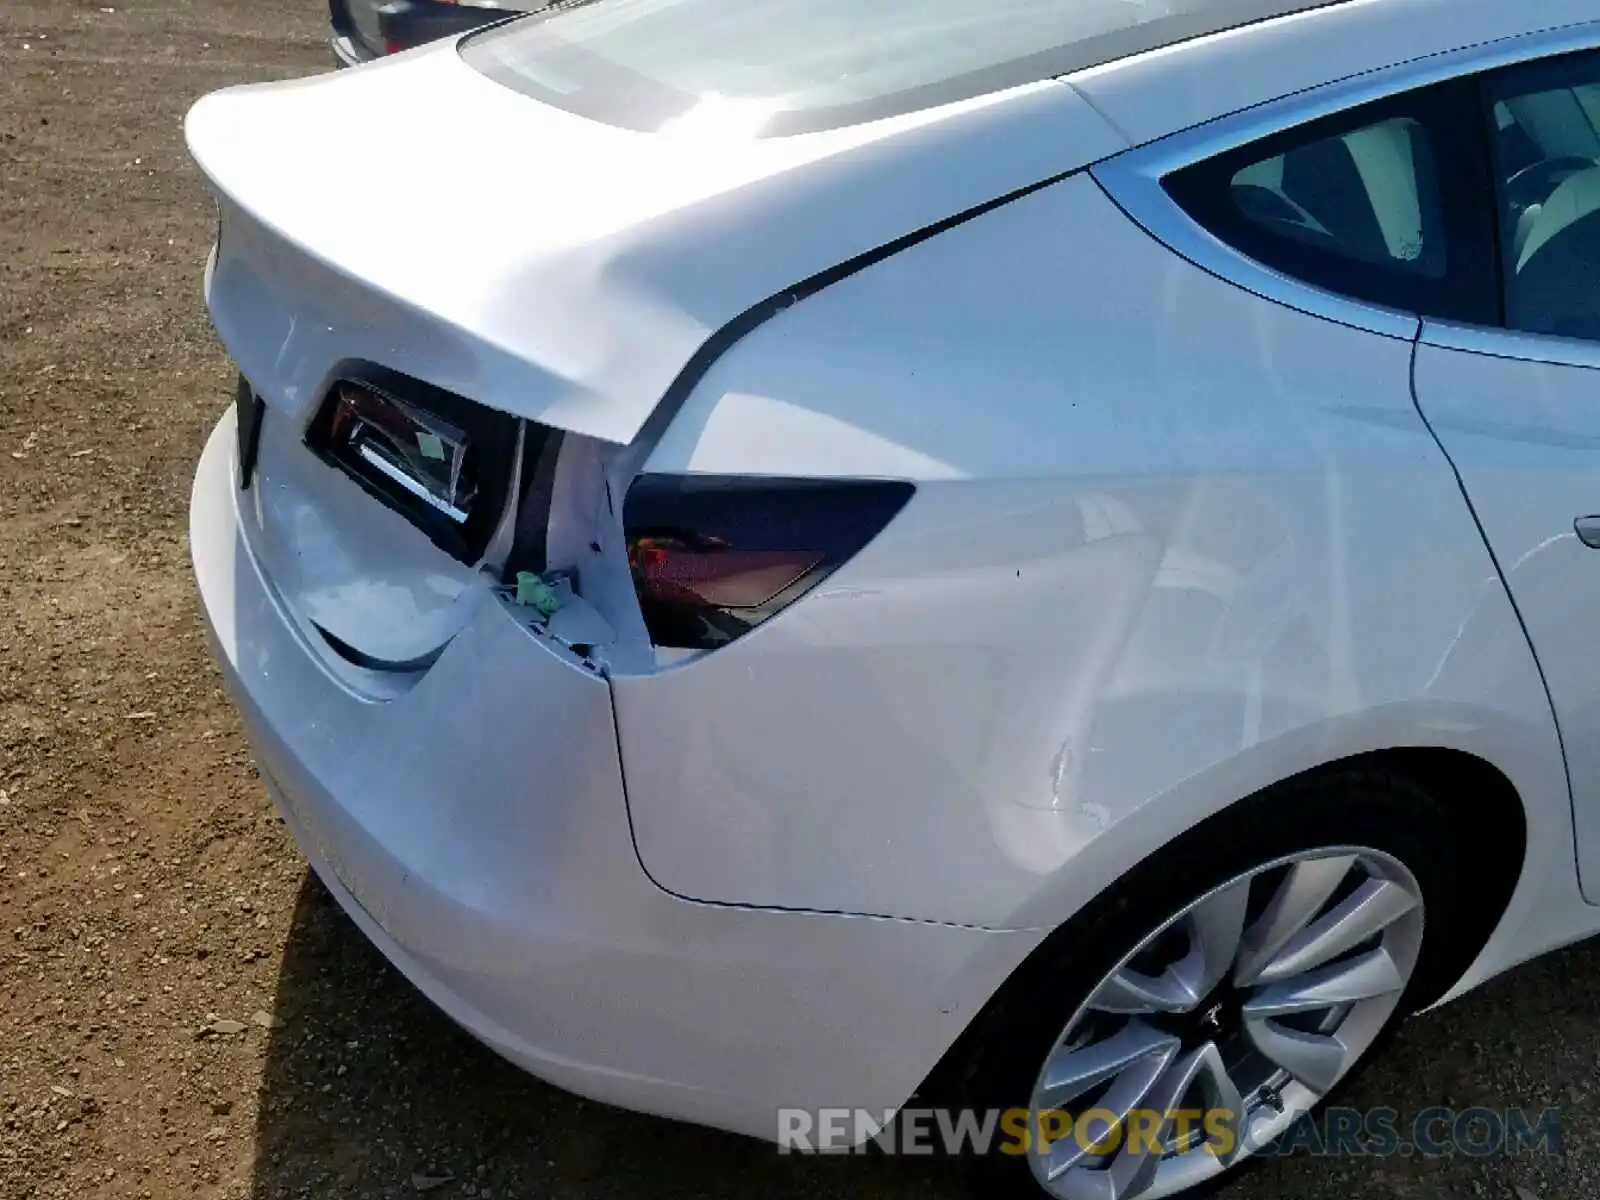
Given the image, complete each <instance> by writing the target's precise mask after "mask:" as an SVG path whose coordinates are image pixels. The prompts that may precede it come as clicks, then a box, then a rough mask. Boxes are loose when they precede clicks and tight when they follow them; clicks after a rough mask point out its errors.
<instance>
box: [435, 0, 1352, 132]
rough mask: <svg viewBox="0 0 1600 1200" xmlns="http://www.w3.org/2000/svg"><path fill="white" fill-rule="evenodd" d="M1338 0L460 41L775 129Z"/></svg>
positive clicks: (773, 4) (742, 124) (867, 116)
mask: <svg viewBox="0 0 1600 1200" xmlns="http://www.w3.org/2000/svg"><path fill="white" fill-rule="evenodd" d="M1330 2H1335V0H605V2H603V3H597V2H595V0H557V2H556V3H552V4H549V5H547V6H546V7H544V8H542V9H540V10H539V11H538V12H537V13H536V14H534V15H533V16H530V17H526V18H523V19H522V20H518V21H511V22H508V23H506V24H502V25H496V26H493V27H492V28H490V29H487V30H485V31H483V32H482V33H479V34H476V35H474V36H472V37H469V38H467V39H466V40H465V41H464V42H463V43H462V48H461V53H462V56H463V57H464V58H465V59H466V61H467V62H469V63H471V64H472V65H473V66H474V67H476V68H477V69H478V70H480V71H482V72H483V73H484V74H486V75H488V76H489V77H490V78H491V79H494V80H496V81H498V82H500V83H503V84H505V85H506V86H508V87H512V88H515V89H516V90H517V91H519V92H524V93H526V94H527V95H530V96H533V97H535V98H536V99H538V100H540V101H542V102H543V103H545V104H552V105H555V106H557V107H559V108H564V109H566V110H568V111H570V112H576V113H581V114H582V115H584V116H587V117H590V118H591V119H593V120H597V121H603V122H606V123H607V124H612V125H621V126H624V127H626V128H629V129H637V130H641V131H645V132H653V131H655V130H658V129H661V128H663V127H672V126H675V125H677V124H679V123H681V122H687V123H689V124H691V125H702V124H704V125H709V126H712V127H714V128H717V129H719V130H720V129H733V130H738V131H742V132H745V133H748V134H750V135H752V136H754V135H761V136H768V137H771V136H781V135H784V134H793V133H804V132H810V131H814V130H819V129H831V128H837V127H840V126H844V125H851V124H855V123H858V122H861V121H870V120H876V119H878V118H881V117H888V116H893V115H896V114H899V113H907V112H914V111H916V110H918V109H922V108H927V107H931V106H933V105H937V104H946V103H951V102H954V101H956V100H961V99H966V98H969V97H973V96H980V95H983V94H984V93H986V92H992V91H998V90H1000V89H1002V88H1007V87H1015V86H1018V85H1021V84H1026V83H1034V82H1037V81H1039V80H1043V79H1049V78H1052V77H1055V76H1060V75H1065V74H1068V73H1069V72H1072V71H1076V70H1080V69H1082V68H1084V67H1089V66H1094V65H1097V64H1099V63H1105V62H1110V61H1112V60H1114V59H1118V58H1122V57H1124V56H1126V55H1130V54H1138V53H1142V52H1143V51H1146V50H1150V49H1154V48H1156V47H1159V46H1165V45H1169V44H1171V43H1173V42H1178V41H1182V40H1184V39H1186V38H1193V37H1199V36H1201V35H1203V34H1207V33H1212V32H1215V31H1217V30H1222V29H1229V28H1232V27H1234V26H1237V25H1244V24H1247V23H1249V22H1251V21H1259V20H1264V19H1267V18H1270V17H1275V16H1281V15H1283V14H1286V13H1291V12H1298V11H1300V10H1302V9H1309V8H1317V7H1321V6H1322V5H1325V4H1328V3H1330Z"/></svg>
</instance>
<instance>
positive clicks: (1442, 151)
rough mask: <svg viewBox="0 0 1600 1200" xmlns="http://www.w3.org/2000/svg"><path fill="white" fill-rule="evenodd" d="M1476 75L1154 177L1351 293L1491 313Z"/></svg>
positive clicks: (1424, 309) (1460, 313)
mask: <svg viewBox="0 0 1600 1200" xmlns="http://www.w3.org/2000/svg"><path fill="white" fill-rule="evenodd" d="M1479 112H1480V107H1479V100H1478V93H1477V85H1476V84H1475V83H1473V82H1471V81H1463V82H1457V83H1450V84H1444V85H1440V86H1438V87H1431V88H1424V89H1422V90H1420V91H1417V92H1411V93H1406V94H1404V95H1400V96H1395V97H1391V98H1388V99H1385V100H1381V101H1377V102H1375V103H1371V104H1366V105H1362V106H1360V107H1358V108H1354V109H1351V110H1349V111H1348V112H1344V113H1339V114H1336V115H1335V116H1332V117H1327V118H1323V119H1320V120H1316V121H1312V122H1309V123H1307V124H1305V125H1302V126H1299V127H1298V128H1294V129H1290V130H1286V131H1284V132H1281V133H1276V134H1273V135H1272V136H1270V137H1267V138H1264V139H1262V140H1261V141H1259V142H1255V143H1252V144H1250V145H1247V146H1243V147H1240V148H1239V149H1236V150H1230V151H1228V152H1227V153H1225V154H1221V155H1219V156H1217V157H1216V158H1213V159H1209V160H1207V161H1206V162H1203V163H1200V164H1198V165H1196V166H1193V167H1188V168H1185V169H1184V170H1182V171H1178V172H1176V173H1175V174H1173V175H1170V176H1168V177H1167V178H1166V179H1165V180H1163V184H1164V185H1165V187H1166V189H1167V191H1168V193H1169V194H1170V195H1171V196H1172V197H1173V199H1174V200H1176V201H1177V202H1178V204H1179V205H1181V206H1182V207H1183V208H1184V209H1185V210H1186V211H1187V212H1188V213H1189V215H1190V216H1191V217H1193V218H1194V219H1195V220H1196V221H1198V222H1199V223H1200V224H1201V225H1203V226H1204V227H1205V228H1206V229H1207V230H1208V231H1209V232H1210V233H1212V234H1213V235H1215V236H1216V237H1218V238H1220V239H1221V240H1222V241H1224V242H1226V243H1228V245H1230V246H1232V247H1233V248H1234V249H1235V250H1238V251H1239V252H1241V253H1242V254H1245V255H1248V256H1249V257H1251V258H1253V259H1255V260H1257V261H1258V262H1260V263H1262V264H1264V265H1265V266H1268V267H1271V268H1273V269H1274V270H1276V271H1279V272H1281V273H1283V274H1285V275H1290V276H1293V277H1294V278H1296V279H1299V280H1302V281H1303V282H1305V283H1309V284H1313V285H1315V286H1317V287H1320V288H1323V289H1325V290H1327V291H1331V292H1337V293H1339V294H1340V295H1343V296H1347V297H1349V298H1351V299H1354V300H1364V301H1367V302H1369V303H1373V304H1379V305H1383V306H1384V307H1386V308H1392V309H1398V310H1400V311H1402V312H1409V313H1416V314H1418V315H1419V316H1437V317H1448V318H1451V319H1454V320H1464V321H1496V320H1498V318H1499V310H1500V302H1499V296H1498V295H1497V294H1496V291H1497V289H1496V284H1495V282H1494V236H1493V218H1492V214H1491V213H1490V212H1489V211H1488V208H1487V206H1485V205H1483V204H1482V203H1481V202H1480V201H1479V200H1478V198H1479V197H1481V196H1482V194H1483V193H1484V191H1485V188H1486V185H1487V176H1486V165H1485V155H1484V153H1483V143H1482V137H1481V135H1480V133H1479V132H1478V130H1479V118H1478V114H1479Z"/></svg>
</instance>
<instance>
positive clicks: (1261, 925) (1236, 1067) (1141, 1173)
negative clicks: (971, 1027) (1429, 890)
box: [1029, 847, 1423, 1200]
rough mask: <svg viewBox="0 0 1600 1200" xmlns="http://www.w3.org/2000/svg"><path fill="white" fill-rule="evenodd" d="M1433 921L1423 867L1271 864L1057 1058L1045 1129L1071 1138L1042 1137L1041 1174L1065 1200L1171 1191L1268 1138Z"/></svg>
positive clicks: (1357, 1030) (1378, 1015)
mask: <svg viewBox="0 0 1600 1200" xmlns="http://www.w3.org/2000/svg"><path fill="white" fill-rule="evenodd" d="M1422 927H1423V898H1422V891H1421V889H1420V887H1419V886H1418V885H1417V882H1416V880H1415V879H1414V878H1413V876H1412V874H1411V872H1410V871H1409V870H1407V869H1406V867H1405V866H1404V865H1403V864H1402V863H1400V862H1399V861H1398V860H1397V859H1395V858H1393V857H1391V856H1390V855H1387V854H1384V853H1382V852H1381V851H1377V850H1371V849H1364V848H1359V847H1327V848H1323V849H1318V850H1311V851H1306V852H1304V853H1301V854H1297V855H1294V856H1291V857H1289V858H1284V859H1279V860H1276V861H1273V862H1269V863H1265V864H1263V865H1261V866H1259V867H1256V868H1255V869H1253V870H1251V871H1248V872H1245V873H1244V874H1241V875H1238V876H1236V877H1235V878H1233V879H1231V880H1229V881H1228V882H1227V883H1225V884H1223V885H1222V886H1221V887H1218V888H1216V889H1214V890H1212V891H1211V892H1209V893H1207V894H1206V895H1204V896H1202V897H1200V898H1199V899H1198V900H1195V901H1194V902H1193V903H1192V904H1190V905H1189V906H1188V907H1187V908H1185V909H1183V910H1182V911H1181V912H1179V913H1177V914H1176V915H1175V916H1173V917H1172V918H1171V919H1170V920H1168V921H1167V922H1166V923H1164V924H1163V925H1161V926H1160V927H1159V928H1157V929H1156V930H1154V931H1153V932H1151V933H1149V934H1148V935H1147V936H1145V937H1144V938H1143V940H1142V941H1140V942H1138V943H1137V944H1136V945H1135V947H1134V949H1133V950H1132V951H1131V952H1130V953H1129V954H1128V955H1127V956H1126V957H1124V958H1123V959H1122V961H1121V962H1119V963H1118V964H1117V966H1116V967H1115V968H1114V969H1113V970H1111V971H1110V972H1109V973H1108V974H1107V975H1106V976H1105V977H1104V978H1103V979H1102V980H1101V981H1100V982H1099V983H1098V984H1097V985H1096V986H1095V988H1094V990H1093V991H1092V992H1091V993H1090V994H1089V998H1088V1000H1086V1001H1085V1002H1084V1003H1083V1005H1082V1006H1081V1007H1080V1008H1079V1009H1078V1011H1077V1012H1076V1013H1074V1014H1073V1016H1072V1019H1071V1020H1070V1021H1068V1022H1067V1025H1066V1027H1065V1029H1064V1030H1063V1031H1062V1033H1061V1035H1060V1037H1059V1038H1058V1039H1057V1040H1056V1042H1055V1044H1054V1046H1053V1047H1052V1049H1051V1051H1050V1053H1049V1055H1048V1056H1047V1057H1046V1059H1045V1062H1044V1065H1043V1067H1042V1068H1041V1069H1040V1071H1039V1075H1038V1077H1037V1080H1036V1082H1035V1084H1034V1090H1033V1095H1032V1098H1031V1102H1030V1105H1031V1113H1030V1117H1031V1121H1032V1125H1031V1127H1032V1129H1033V1130H1035V1131H1038V1130H1041V1129H1050V1130H1052V1132H1053V1133H1055V1134H1056V1135H1057V1136H1055V1137H1054V1138H1052V1139H1039V1140H1038V1141H1037V1142H1036V1143H1035V1145H1034V1147H1033V1149H1032V1152H1031V1153H1030V1155H1029V1159H1030V1163H1031V1165H1032V1167H1033V1171H1034V1176H1035V1178H1036V1179H1038V1181H1039V1182H1040V1183H1041V1184H1042V1185H1043V1186H1044V1188H1045V1190H1046V1191H1047V1192H1049V1193H1050V1194H1051V1195H1052V1196H1055V1197H1058V1200H1133V1198H1135V1197H1138V1198H1140V1200H1155V1198H1156V1197H1161V1196H1171V1195H1176V1194H1178V1193H1181V1192H1183V1191H1185V1190H1186V1189H1188V1188H1191V1187H1193V1186H1195V1185H1196V1184H1199V1183H1202V1182H1204V1181H1206V1180H1208V1179H1211V1178H1214V1177H1215V1176H1217V1175H1219V1174H1221V1173H1222V1172H1223V1171H1225V1170H1227V1169H1228V1167H1230V1166H1231V1165H1233V1164H1234V1163H1236V1162H1238V1161H1240V1160H1241V1159H1242V1158H1244V1157H1246V1156H1248V1155H1249V1154H1250V1153H1252V1152H1253V1151H1255V1150H1257V1149H1259V1148H1261V1147H1262V1146H1265V1145H1267V1144H1269V1143H1270V1142H1271V1141H1272V1140H1273V1139H1274V1138H1276V1137H1278V1136H1279V1135H1280V1134H1282V1133H1283V1132H1284V1131H1285V1130H1286V1129H1287V1128H1288V1127H1289V1126H1290V1124H1292V1123H1293V1122H1294V1121H1295V1120H1296V1119H1298V1118H1299V1117H1300V1116H1301V1115H1303V1114H1304V1113H1306V1112H1307V1111H1309V1110H1310V1109H1311V1108H1312V1107H1313V1106H1314V1105H1315V1104H1316V1103H1317V1102H1318V1101H1319V1100H1320V1099H1322V1097H1324V1096H1325V1095H1327V1093H1328V1092H1329V1090H1330V1089H1332V1087H1333V1086H1334V1084H1336V1083H1337V1082H1338V1081H1339V1079H1340V1078H1341V1077H1342V1076H1343V1075H1344V1074H1345V1073H1346V1072H1347V1071H1348V1070H1349V1069H1350V1067H1351V1066H1352V1065H1354V1063H1355V1062H1356V1061H1357V1060H1358V1059H1359V1058H1360V1057H1361V1056H1362V1055H1363V1054H1364V1053H1365V1052H1366V1051H1367V1050H1368V1049H1369V1048H1370V1047H1371V1046H1372V1044H1373V1042H1374V1041H1376V1040H1377V1038H1378V1036H1379V1034H1380V1033H1382V1031H1383V1029H1384V1027H1385V1026H1386V1025H1387V1024H1388V1022H1389V1019H1390V1017H1391V1016H1392V1015H1393V1014H1394V1011H1395V1008H1396V1006H1397V1005H1398V1004H1399V1002H1400V999H1401V996H1402V995H1403V994H1404V992H1405V989H1406V985H1407V984H1408V983H1409V982H1410V980H1411V976H1412V973H1413V972H1414V971H1415V969H1416V964H1417V958H1418V955H1419V953H1420V951H1421V948H1422ZM1199 1114H1208V1115H1206V1116H1205V1117H1203V1118H1202V1117H1201V1116H1200V1115H1199Z"/></svg>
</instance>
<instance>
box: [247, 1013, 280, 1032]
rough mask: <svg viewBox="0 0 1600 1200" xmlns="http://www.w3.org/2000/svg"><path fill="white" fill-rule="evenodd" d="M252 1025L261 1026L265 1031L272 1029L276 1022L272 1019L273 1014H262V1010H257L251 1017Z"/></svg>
mask: <svg viewBox="0 0 1600 1200" xmlns="http://www.w3.org/2000/svg"><path fill="white" fill-rule="evenodd" d="M250 1023H251V1024H252V1025H259V1026H261V1028H263V1029H271V1028H272V1027H273V1025H275V1024H276V1022H275V1021H273V1019H272V1014H271V1013H269V1012H262V1011H261V1010H260V1009H257V1010H256V1011H255V1012H254V1013H252V1014H251V1015H250Z"/></svg>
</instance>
